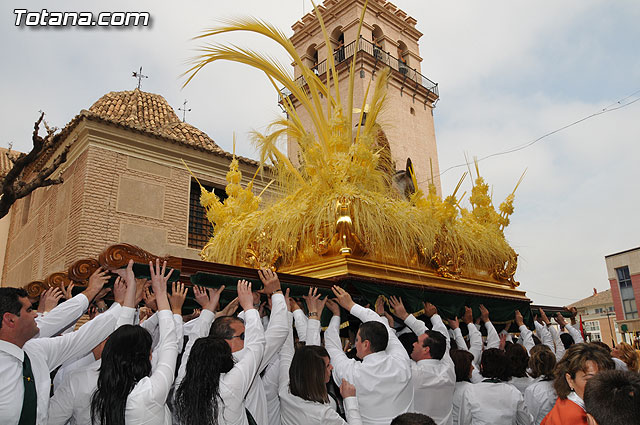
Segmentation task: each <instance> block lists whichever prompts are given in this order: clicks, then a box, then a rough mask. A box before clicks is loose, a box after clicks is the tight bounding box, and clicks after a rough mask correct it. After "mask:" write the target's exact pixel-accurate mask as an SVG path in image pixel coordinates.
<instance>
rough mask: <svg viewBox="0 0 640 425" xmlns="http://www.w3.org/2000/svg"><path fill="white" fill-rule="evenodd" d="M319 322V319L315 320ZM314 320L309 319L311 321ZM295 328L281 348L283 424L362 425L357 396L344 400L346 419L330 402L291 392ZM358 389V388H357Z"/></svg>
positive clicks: (280, 385) (281, 406)
mask: <svg viewBox="0 0 640 425" xmlns="http://www.w3.org/2000/svg"><path fill="white" fill-rule="evenodd" d="M313 321H315V322H317V320H315V319H314V320H313ZM311 322H312V320H309V323H311ZM293 354H294V348H293V330H291V331H290V332H289V336H288V337H287V340H286V341H285V343H284V345H283V346H282V349H281V350H280V379H279V381H280V384H279V394H280V414H281V417H282V424H283V425H300V424H304V425H362V420H361V419H360V413H359V411H358V401H357V398H356V397H347V398H346V399H345V400H344V406H345V411H346V412H345V413H346V417H347V420H346V421H345V420H344V419H342V418H341V417H340V415H338V412H336V410H335V409H334V408H333V407H332V406H331V404H330V403H319V402H315V401H310V400H305V399H303V398H300V397H298V396H296V395H293V394H291V391H290V390H289V368H290V367H291V361H292V360H293ZM356 391H357V390H356Z"/></svg>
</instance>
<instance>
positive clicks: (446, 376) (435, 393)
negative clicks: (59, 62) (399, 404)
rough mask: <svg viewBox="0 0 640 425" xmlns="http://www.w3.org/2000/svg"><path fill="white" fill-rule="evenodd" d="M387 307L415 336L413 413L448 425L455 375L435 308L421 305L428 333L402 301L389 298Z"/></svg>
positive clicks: (444, 328)
mask: <svg viewBox="0 0 640 425" xmlns="http://www.w3.org/2000/svg"><path fill="white" fill-rule="evenodd" d="M390 304H391V307H393V309H394V311H395V315H396V316H398V317H399V318H400V319H402V320H404V323H405V324H406V325H407V326H408V327H409V328H410V329H411V330H412V331H413V332H414V333H415V334H416V335H417V336H418V341H416V342H415V343H414V344H413V351H412V353H411V359H412V360H413V362H411V383H412V384H413V391H414V400H413V403H414V410H415V411H417V412H419V413H422V414H425V415H427V416H430V417H431V418H432V419H433V420H434V421H435V422H436V423H437V424H438V425H451V424H452V423H453V419H452V416H451V410H452V402H451V401H452V400H453V391H454V389H455V385H456V373H455V369H454V365H453V361H452V360H451V357H450V356H449V346H450V341H449V337H448V332H447V328H446V327H445V325H444V323H443V322H442V319H441V318H440V316H439V315H438V310H437V308H436V307H435V306H434V305H433V304H431V303H425V304H424V312H425V314H426V315H427V317H429V319H430V320H431V324H432V326H433V329H432V330H428V329H427V326H426V325H425V323H424V322H423V321H421V320H418V319H416V318H415V317H414V316H413V315H412V314H408V313H407V310H406V309H405V308H404V305H403V304H402V300H400V299H399V298H396V297H391V299H390ZM456 323H457V322H456ZM465 348H466V345H465Z"/></svg>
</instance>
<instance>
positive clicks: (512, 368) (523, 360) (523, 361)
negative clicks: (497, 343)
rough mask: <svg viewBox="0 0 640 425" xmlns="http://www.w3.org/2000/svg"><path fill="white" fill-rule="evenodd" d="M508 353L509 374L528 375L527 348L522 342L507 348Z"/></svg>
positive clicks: (514, 375)
mask: <svg viewBox="0 0 640 425" xmlns="http://www.w3.org/2000/svg"><path fill="white" fill-rule="evenodd" d="M506 354H507V362H508V373H509V376H513V377H515V378H524V377H525V376H527V366H528V365H529V354H527V349H526V348H524V347H523V346H522V345H520V344H512V345H510V346H509V347H508V348H507V350H506Z"/></svg>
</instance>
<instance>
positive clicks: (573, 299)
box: [523, 288, 576, 301]
mask: <svg viewBox="0 0 640 425" xmlns="http://www.w3.org/2000/svg"><path fill="white" fill-rule="evenodd" d="M523 289H524V288H523ZM524 290H525V291H526V292H531V293H533V294H536V295H543V296H545V297H549V298H556V299H559V300H568V301H575V300H576V299H575V298H565V297H558V296H555V295H549V294H543V293H540V292H536V291H532V290H530V289H524Z"/></svg>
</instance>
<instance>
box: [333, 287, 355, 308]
mask: <svg viewBox="0 0 640 425" xmlns="http://www.w3.org/2000/svg"><path fill="white" fill-rule="evenodd" d="M331 290H332V291H333V294H334V295H335V296H336V301H337V302H338V304H340V307H342V308H344V309H345V310H347V311H351V308H353V306H354V305H356V303H354V302H353V299H352V298H351V295H349V293H348V292H347V291H345V290H344V289H342V288H341V287H339V286H337V285H333V287H332V288H331Z"/></svg>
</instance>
